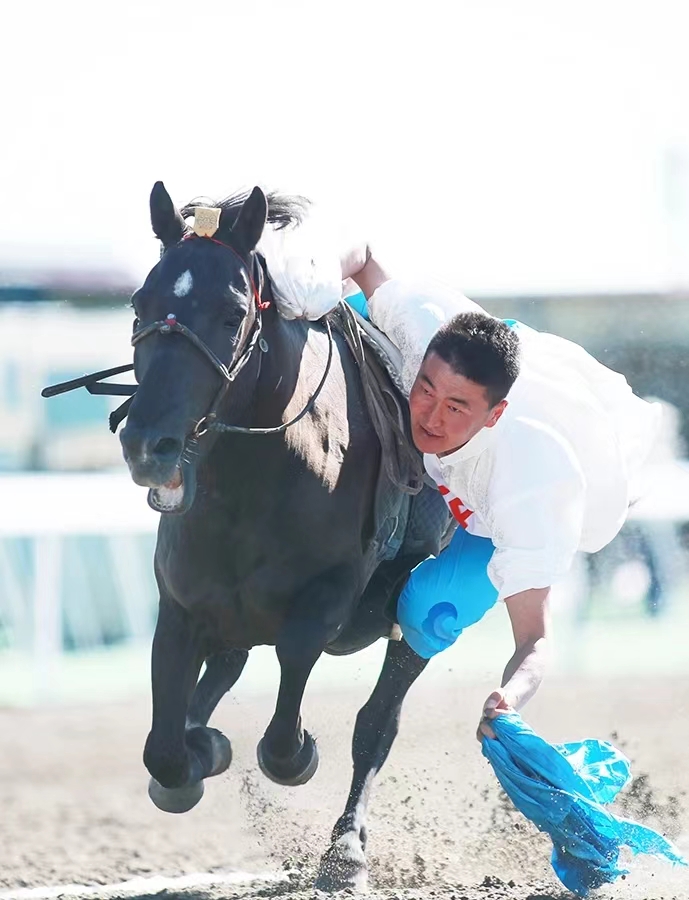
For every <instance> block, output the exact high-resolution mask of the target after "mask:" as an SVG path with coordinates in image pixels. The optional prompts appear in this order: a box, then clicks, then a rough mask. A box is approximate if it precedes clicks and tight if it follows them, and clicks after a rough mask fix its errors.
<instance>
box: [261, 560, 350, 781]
mask: <svg viewBox="0 0 689 900" xmlns="http://www.w3.org/2000/svg"><path fill="white" fill-rule="evenodd" d="M349 584H356V581H355V579H353V578H352V575H351V572H350V571H349V570H348V569H346V568H345V567H339V568H338V569H336V570H331V571H330V572H328V573H327V574H326V575H324V576H322V577H321V578H318V579H317V580H316V581H314V582H312V583H311V584H310V585H309V586H308V588H307V590H306V591H304V592H303V593H302V595H301V597H300V598H299V601H298V602H297V603H296V604H295V606H294V608H293V610H292V612H291V613H290V616H289V618H288V619H287V620H286V621H285V624H284V625H283V627H282V629H281V632H280V634H279V636H278V639H277V641H276V644H275V651H276V653H277V658H278V661H279V663H280V689H279V691H278V698H277V703H276V706H275V713H274V715H273V718H272V719H271V721H270V724H269V725H268V728H267V729H266V732H265V734H264V735H263V738H262V739H261V741H260V742H259V745H258V747H257V755H258V764H259V766H260V768H261V771H262V772H263V774H264V775H266V776H267V777H268V778H270V779H271V780H272V781H275V782H277V784H284V785H299V784H305V783H306V782H307V781H308V780H309V779H310V778H312V777H313V775H314V774H315V772H316V769H317V768H318V750H317V749H316V742H315V741H314V739H313V737H312V736H311V735H310V734H309V733H308V731H305V730H304V729H303V728H302V725H301V714H300V710H301V702H302V698H303V696H304V690H305V689H306V682H307V681H308V679H309V675H310V674H311V670H312V669H313V667H314V665H315V664H316V661H317V659H318V657H319V656H320V655H321V653H322V652H323V649H324V647H325V646H326V644H328V643H329V642H330V641H331V640H333V638H334V637H335V636H336V634H337V632H338V630H339V628H340V627H341V622H342V621H343V619H344V618H345V612H346V608H347V605H348V604H350V603H351V597H347V596H346V595H344V596H343V585H349Z"/></svg>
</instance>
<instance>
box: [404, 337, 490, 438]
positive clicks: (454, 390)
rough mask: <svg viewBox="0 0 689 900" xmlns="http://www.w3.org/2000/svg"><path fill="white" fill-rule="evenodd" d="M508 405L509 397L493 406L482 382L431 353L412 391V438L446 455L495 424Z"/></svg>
mask: <svg viewBox="0 0 689 900" xmlns="http://www.w3.org/2000/svg"><path fill="white" fill-rule="evenodd" d="M506 406H507V401H506V400H501V401H500V402H499V403H497V404H496V405H495V406H491V405H490V401H489V399H488V396H487V394H486V389H485V388H484V387H483V386H482V385H480V384H477V383H476V382H475V381H471V380H470V379H469V378H465V377H464V375H458V374H457V372H455V370H454V369H453V368H452V367H451V366H450V365H448V363H446V362H445V361H444V360H443V359H441V358H440V357H439V356H438V355H437V354H435V353H429V354H428V355H427V356H426V358H425V359H424V361H423V363H422V364H421V368H420V369H419V373H418V375H417V376H416V381H415V382H414V385H413V387H412V389H411V394H410V395H409V409H410V412H411V431H412V438H413V439H414V443H415V444H416V447H417V449H419V450H420V451H421V452H422V453H434V454H436V456H445V455H446V454H448V453H452V452H453V451H454V450H457V449H458V448H459V447H462V446H463V445H464V444H466V443H467V441H469V440H471V438H472V437H474V435H475V434H478V432H479V431H480V430H481V429H482V428H492V427H493V425H495V423H496V422H497V421H498V419H499V418H500V416H501V415H502V413H503V411H504V409H505V407H506Z"/></svg>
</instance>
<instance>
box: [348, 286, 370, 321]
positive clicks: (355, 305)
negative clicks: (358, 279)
mask: <svg viewBox="0 0 689 900" xmlns="http://www.w3.org/2000/svg"><path fill="white" fill-rule="evenodd" d="M345 300H346V301H347V303H349V305H350V306H351V307H352V309H355V310H356V311H357V312H358V313H359V315H360V316H361V317H362V319H368V317H369V315H368V303H367V302H366V297H365V296H364V292H363V291H357V293H356V294H350V295H349V296H348V297H345Z"/></svg>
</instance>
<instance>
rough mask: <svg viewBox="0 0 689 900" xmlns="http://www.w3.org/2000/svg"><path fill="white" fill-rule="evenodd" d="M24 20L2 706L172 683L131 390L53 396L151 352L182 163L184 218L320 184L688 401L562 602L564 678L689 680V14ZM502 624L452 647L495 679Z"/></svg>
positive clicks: (0, 548)
mask: <svg viewBox="0 0 689 900" xmlns="http://www.w3.org/2000/svg"><path fill="white" fill-rule="evenodd" d="M4 18H5V23H4V24H5V28H4V32H5V33H4V41H3V62H4V72H5V78H4V79H3V84H2V88H0V91H1V92H2V122H3V126H4V127H3V131H2V141H1V142H0V157H1V158H2V162H3V164H2V166H0V198H2V204H3V209H4V215H3V216H2V218H1V219H0V469H1V472H0V703H3V704H10V705H23V704H41V703H52V702H56V701H65V700H80V701H81V700H87V699H96V698H97V699H99V700H102V699H103V698H104V697H121V696H125V695H127V694H128V693H130V692H142V693H143V692H146V691H147V690H148V646H149V642H150V636H151V633H152V628H153V626H154V622H155V612H156V610H155V607H156V600H157V598H156V594H155V589H154V583H153V577H152V563H151V560H152V551H153V546H154V541H155V528H156V524H157V523H156V516H155V515H154V514H153V513H152V512H151V511H150V510H149V509H148V508H147V506H146V497H145V491H144V490H143V489H139V488H136V487H135V486H134V485H133V484H131V483H130V481H129V478H128V475H127V472H126V469H125V467H124V464H123V462H122V459H121V454H120V448H119V441H118V440H117V438H116V437H114V436H113V435H111V434H110V432H109V431H108V423H107V418H108V413H109V412H110V410H111V409H113V408H114V407H115V406H116V405H117V403H118V400H117V398H113V399H112V401H111V400H110V399H109V398H105V397H92V396H90V395H88V394H87V393H86V392H85V391H83V390H81V391H77V392H75V393H72V394H67V395H65V396H61V397H58V398H55V399H52V400H43V399H41V397H40V390H41V388H42V387H43V386H45V385H46V384H50V383H54V382H57V381H62V380H66V379H68V378H72V377H76V376H77V375H81V374H84V373H85V372H90V371H94V370H96V369H101V368H106V367H109V366H114V365H118V364H122V363H126V362H128V361H129V360H130V358H131V349H130V347H129V334H130V329H131V318H132V315H131V311H130V310H129V296H130V294H131V292H132V290H133V289H135V288H136V287H137V286H138V285H139V284H140V283H141V281H142V279H143V277H144V276H145V274H146V273H147V271H148V270H149V269H150V268H151V266H152V265H154V264H155V262H156V259H157V256H158V247H157V242H156V241H155V239H154V238H153V236H152V234H151V230H150V225H149V221H148V208H147V204H148V194H149V191H150V188H151V186H152V184H153V182H154V181H155V180H157V179H163V180H164V181H165V184H166V186H167V188H168V190H169V191H170V192H171V194H172V196H173V197H174V199H175V200H176V201H177V202H178V204H180V205H181V204H182V203H184V202H187V201H188V200H190V199H191V198H192V197H195V196H199V195H208V196H214V197H221V196H224V195H226V194H227V193H230V192H231V191H233V190H235V189H237V188H238V187H242V186H251V185H253V184H255V183H260V184H261V185H263V186H264V187H267V188H276V189H281V190H285V191H294V192H298V193H301V194H304V195H306V196H308V197H310V198H312V199H313V200H315V201H316V202H318V203H319V204H321V205H322V206H323V207H325V208H326V209H327V210H328V211H329V213H330V214H331V216H332V217H333V218H334V219H335V220H338V221H341V222H342V223H346V225H347V228H348V229H349V231H350V233H351V232H352V231H354V232H357V233H358V234H359V235H360V236H363V237H365V238H368V239H369V240H372V241H374V242H375V243H376V245H377V247H378V248H379V250H380V253H381V256H382V257H383V258H385V259H386V260H387V261H388V262H389V265H390V268H391V270H392V271H393V272H395V273H399V274H415V275H418V274H424V273H425V274H430V275H433V276H434V277H436V278H441V279H443V280H445V281H446V282H449V283H451V284H454V285H456V286H457V287H460V288H462V289H463V290H464V291H465V292H466V293H467V294H468V295H469V296H471V297H472V298H473V299H475V300H477V301H478V302H480V303H482V304H483V305H484V306H485V308H486V309H487V310H488V311H490V312H492V313H495V314H498V315H501V316H504V317H510V318H517V319H520V320H521V321H523V322H526V323H527V324H529V325H531V326H533V327H535V328H539V329H545V330H549V331H553V332H555V333H557V334H560V335H563V336H565V337H568V338H570V339H572V340H575V341H577V342H579V343H581V344H582V345H583V346H584V347H585V348H586V349H587V350H589V351H590V352H591V353H593V354H594V355H595V356H596V357H597V358H598V359H600V360H601V361H602V362H604V363H605V364H607V365H609V366H611V367H612V368H614V369H617V370H618V371H620V372H623V373H624V374H625V375H626V377H627V378H628V380H629V382H630V383H631V385H632V386H633V388H634V389H635V391H636V392H637V393H639V394H641V395H642V396H646V397H654V398H657V399H659V400H660V401H662V403H663V405H664V407H665V410H666V416H665V432H664V434H663V439H662V441H661V443H660V444H659V447H658V449H657V453H656V455H655V457H654V459H653V461H652V466H651V468H650V470H649V490H648V492H647V495H646V497H645V498H644V500H643V501H642V502H640V503H639V504H638V505H637V506H636V507H635V509H634V510H633V512H632V515H631V517H630V521H629V523H628V524H627V526H625V528H624V530H623V532H622V533H621V535H620V536H619V537H618V539H616V541H615V542H614V543H613V544H612V545H611V546H610V547H608V548H606V549H605V550H604V551H603V552H601V553H600V554H598V555H597V556H596V557H592V558H582V559H581V560H580V561H579V563H578V565H577V567H576V571H575V572H574V573H573V575H572V577H571V578H570V579H569V581H568V582H567V584H565V585H563V586H562V587H561V588H560V589H559V592H558V598H559V599H558V602H557V603H556V604H555V607H556V617H557V619H558V622H559V626H560V627H559V631H558V633H559V635H560V637H559V641H560V646H561V650H562V652H561V653H560V654H559V656H558V662H557V666H558V667H559V668H560V669H561V670H562V671H566V672H570V671H571V672H581V673H586V674H591V673H594V674H595V673H597V672H602V671H605V672H614V673H616V674H622V675H624V674H625V673H627V672H629V673H632V672H633V673H635V674H639V673H641V674H643V673H648V674H649V675H650V674H651V673H654V674H658V673H662V674H673V673H679V672H683V673H686V672H687V671H689V654H687V652H686V638H687V636H689V602H688V601H689V580H688V576H687V522H688V521H689V463H688V462H687V461H686V441H687V439H689V398H688V396H687V391H686V384H687V376H688V374H689V371H688V355H689V113H688V112H687V110H689V58H688V57H687V54H686V49H685V43H684V42H685V36H686V34H687V26H688V25H689V11H688V10H687V8H686V5H685V4H683V3H681V2H679V0H677V2H671V0H655V2H654V3H653V4H652V5H651V4H650V3H645V2H643V3H636V2H629V0H627V2H618V0H595V2H594V0H580V2H578V3H577V4H552V3H551V2H548V0H522V2H520V3H519V4H515V3H513V2H511V0H489V2H483V3H480V4H478V3H473V2H464V0H457V2H453V3H446V2H445V3H441V2H437V0H429V2H426V3H424V4H423V6H422V7H413V6H411V5H405V4H399V3H395V4H393V3H391V2H373V0H367V2H360V0H351V2H346V3H331V4H324V3H322V2H321V3H316V2H289V0H287V2H285V0H283V2H278V0H266V2H260V0H258V2H252V3H251V4H239V3H235V2H226V0H225V2H218V0H206V2H204V3H203V4H202V5H191V4H189V3H181V2H178V0H166V2H158V0H136V2H135V0H120V2H118V3H117V4H109V5H107V6H105V5H102V4H93V3H86V2H81V0H63V2H61V3H60V4H51V3H48V2H38V3H33V4H25V5H24V6H19V5H16V4H15V6H14V7H13V9H12V10H11V12H7V13H6V14H5V15H4ZM120 399H121V398H120ZM504 627H505V626H504V623H501V624H497V620H495V621H494V618H489V620H488V621H486V622H485V623H483V624H482V625H481V627H480V628H478V629H475V634H473V633H472V635H471V639H470V640H469V639H468V637H467V638H466V639H463V641H464V642H463V644H462V652H461V655H460V654H459V653H458V654H457V657H456V659H455V664H456V665H457V666H458V667H459V668H460V669H462V668H463V670H465V671H466V672H473V673H475V672H476V671H477V669H480V670H481V671H486V670H487V669H488V667H492V670H493V671H497V668H496V667H497V666H498V665H499V663H500V662H501V660H500V659H498V658H492V659H491V660H490V661H489V662H487V661H486V652H485V651H486V649H487V648H488V647H489V645H491V644H492V643H493V642H494V638H495V634H496V630H497V629H499V628H503V629H504ZM328 665H329V664H328ZM259 669H260V667H259ZM259 669H257V670H256V674H255V676H254V677H255V678H258V679H260V678H261V677H263V676H262V675H261V671H263V670H262V669H260V671H259ZM328 671H329V670H328ZM324 677H326V676H324Z"/></svg>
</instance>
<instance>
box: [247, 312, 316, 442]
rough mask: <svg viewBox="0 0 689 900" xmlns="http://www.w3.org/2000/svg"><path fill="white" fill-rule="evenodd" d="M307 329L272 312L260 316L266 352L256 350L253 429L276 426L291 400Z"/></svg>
mask: <svg viewBox="0 0 689 900" xmlns="http://www.w3.org/2000/svg"><path fill="white" fill-rule="evenodd" d="M309 328H310V325H309V324H308V323H307V322H302V321H293V322H288V321H286V320H285V319H283V318H282V316H280V315H278V314H277V312H275V311H274V309H272V310H271V311H270V313H269V314H268V315H265V316H264V320H263V338H264V340H265V343H266V344H267V350H266V352H262V351H261V350H260V349H259V348H257V350H256V352H258V353H261V361H260V371H259V373H258V378H257V380H256V381H255V384H254V392H253V400H252V406H253V418H254V421H255V424H256V425H257V426H259V427H270V426H271V425H277V424H279V423H280V421H281V417H282V415H283V414H284V412H285V409H286V408H287V405H288V404H289V402H290V400H291V399H292V398H293V397H294V395H295V391H296V390H297V384H298V381H299V373H300V368H301V365H302V360H303V353H304V345H305V344H306V341H307V340H308V333H309Z"/></svg>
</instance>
